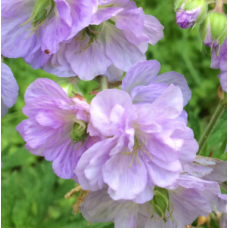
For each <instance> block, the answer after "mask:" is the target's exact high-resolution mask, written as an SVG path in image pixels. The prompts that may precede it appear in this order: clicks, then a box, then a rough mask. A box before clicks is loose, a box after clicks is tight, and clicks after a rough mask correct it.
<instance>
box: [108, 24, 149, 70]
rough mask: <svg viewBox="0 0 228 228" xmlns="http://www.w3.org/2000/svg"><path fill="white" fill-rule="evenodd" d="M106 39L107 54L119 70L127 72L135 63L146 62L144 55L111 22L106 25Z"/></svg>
mask: <svg viewBox="0 0 228 228" xmlns="http://www.w3.org/2000/svg"><path fill="white" fill-rule="evenodd" d="M104 37H105V43H106V54H107V56H108V57H109V58H110V60H111V61H112V63H113V64H114V65H115V66H116V67H117V68H119V69H121V70H124V71H127V70H129V68H130V67H132V66H133V65H134V64H135V63H137V62H139V61H142V60H145V55H144V53H142V52H141V51H140V50H139V49H138V48H137V46H135V45H134V44H132V43H130V42H129V41H128V40H127V39H126V38H125V36H124V34H123V33H122V31H120V30H118V29H116V27H115V26H114V25H112V24H111V23H109V22H106V23H105V24H104Z"/></svg>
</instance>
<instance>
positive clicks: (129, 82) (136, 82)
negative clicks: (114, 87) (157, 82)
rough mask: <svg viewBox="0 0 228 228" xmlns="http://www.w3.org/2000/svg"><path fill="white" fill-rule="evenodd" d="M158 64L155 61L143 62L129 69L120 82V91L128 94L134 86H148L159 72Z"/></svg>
mask: <svg viewBox="0 0 228 228" xmlns="http://www.w3.org/2000/svg"><path fill="white" fill-rule="evenodd" d="M160 67H161V65H160V63H159V62H158V61H156V60H149V61H143V62H139V63H137V64H135V65H134V66H133V67H131V68H130V69H129V70H128V72H127V74H126V75H125V77H124V79H123V82H122V90H124V91H126V92H128V93H130V92H131V90H132V89H133V88H134V87H136V86H141V85H143V86H145V85H149V84H150V83H151V82H152V81H153V80H154V77H156V76H157V74H158V72H159V71H160Z"/></svg>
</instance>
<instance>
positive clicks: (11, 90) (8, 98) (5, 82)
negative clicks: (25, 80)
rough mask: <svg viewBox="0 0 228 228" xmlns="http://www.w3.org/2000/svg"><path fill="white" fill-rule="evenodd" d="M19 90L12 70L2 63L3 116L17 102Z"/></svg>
mask: <svg viewBox="0 0 228 228" xmlns="http://www.w3.org/2000/svg"><path fill="white" fill-rule="evenodd" d="M18 90H19V87H18V84H17V81H16V79H15V78H14V76H13V73H12V71H11V70H10V68H9V67H8V66H7V65H6V64H4V63H1V117H4V116H5V114H6V113H7V110H8V108H11V107H12V106H13V105H14V104H15V103H16V101H17V96H18Z"/></svg>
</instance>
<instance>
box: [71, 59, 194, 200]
mask: <svg viewBox="0 0 228 228" xmlns="http://www.w3.org/2000/svg"><path fill="white" fill-rule="evenodd" d="M156 64H158V68H160V65H159V63H158V62H156V61H148V62H142V63H138V64H136V66H134V67H133V69H130V70H129V72H128V73H127V75H126V80H124V81H123V89H124V90H127V91H130V92H131V94H133V92H132V91H133V90H134V89H136V90H134V91H135V94H136V92H138V97H137V98H138V99H139V98H140V103H137V104H134V103H135V102H134V99H135V98H136V97H134V98H132V97H131V96H130V95H129V94H128V93H127V92H126V91H121V90H117V89H108V90H104V91H102V92H100V93H98V94H97V95H96V97H95V98H94V99H93V100H92V102H91V121H92V124H93V126H94V127H95V128H96V129H97V130H98V131H99V132H100V133H101V134H102V135H103V136H105V137H106V139H104V140H102V141H100V142H98V143H96V144H94V145H93V146H92V147H91V148H89V149H88V150H87V151H86V152H85V153H83V155H82V157H81V158H80V161H79V163H78V166H77V168H76V172H75V173H76V175H77V177H78V181H79V184H80V185H81V186H82V188H83V189H85V190H91V191H96V190H99V189H102V188H103V186H104V185H105V184H107V185H108V193H109V194H110V196H111V198H113V199H114V200H119V199H126V200H133V201H134V202H137V203H144V202H146V201H148V200H150V199H152V198H153V191H152V190H153V188H154V186H159V187H163V188H164V187H166V186H168V185H170V184H172V183H173V182H174V181H175V180H176V179H177V178H178V177H179V174H180V172H181V171H182V164H185V163H186V162H191V161H193V160H194V157H195V154H196V152H197V150H198V144H197V142H196V141H195V139H194V135H193V131H192V130H191V129H190V128H188V127H187V126H186V124H187V116H186V113H185V112H183V105H184V101H183V95H182V92H181V89H180V88H179V87H178V86H175V85H174V84H170V85H167V84H165V83H164V82H165V81H166V79H167V83H168V77H167V78H166V77H165V76H166V75H163V76H164V77H162V75H161V76H158V77H157V80H158V81H159V80H162V79H163V80H164V82H163V83H156V82H154V81H153V80H155V78H156V75H157V73H158V71H159V70H158V71H157V69H156ZM153 68H155V69H154V71H153ZM150 74H151V75H150ZM170 74H171V72H169V73H167V76H168V75H170ZM149 75H150V76H151V77H150V76H149ZM174 75H175V74H174ZM137 76H138V77H137ZM147 76H148V77H149V78H148V80H147V83H148V84H149V83H150V80H151V81H152V83H151V84H149V85H148V86H140V85H143V83H145V81H143V80H144V79H147ZM178 76H180V75H178ZM160 77H161V78H160ZM174 78H175V77H174ZM124 79H125V78H124ZM127 81H129V83H127ZM140 81H141V82H142V83H140ZM180 81H181V80H180ZM174 82H175V80H174ZM184 82H185V83H186V81H184ZM132 83H133V84H132ZM137 83H138V84H137ZM134 86H135V87H134ZM133 87H134V88H133ZM144 89H145V93H143V90H144ZM132 99H133V101H132ZM143 99H144V100H143Z"/></svg>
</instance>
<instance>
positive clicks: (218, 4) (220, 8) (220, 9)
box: [215, 0, 224, 13]
mask: <svg viewBox="0 0 228 228" xmlns="http://www.w3.org/2000/svg"><path fill="white" fill-rule="evenodd" d="M223 4H224V0H216V5H215V11H216V12H218V13H223Z"/></svg>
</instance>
